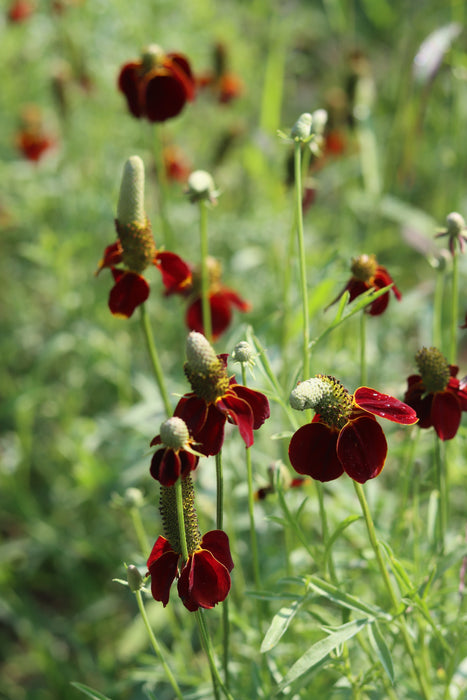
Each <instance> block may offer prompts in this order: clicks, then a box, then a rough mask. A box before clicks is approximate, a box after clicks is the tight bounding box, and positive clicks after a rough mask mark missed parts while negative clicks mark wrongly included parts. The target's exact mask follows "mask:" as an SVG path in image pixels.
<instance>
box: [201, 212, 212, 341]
mask: <svg viewBox="0 0 467 700" xmlns="http://www.w3.org/2000/svg"><path fill="white" fill-rule="evenodd" d="M207 224H208V217H207V204H206V202H205V200H203V199H201V200H200V201H199V233H200V244H201V308H202V312H203V328H204V335H205V336H206V338H207V340H209V342H212V320H211V307H210V305H209V264H208V225H207Z"/></svg>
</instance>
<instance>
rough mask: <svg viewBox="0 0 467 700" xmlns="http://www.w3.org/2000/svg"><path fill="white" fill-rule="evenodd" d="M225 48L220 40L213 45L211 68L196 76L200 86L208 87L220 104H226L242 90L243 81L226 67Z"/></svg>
mask: <svg viewBox="0 0 467 700" xmlns="http://www.w3.org/2000/svg"><path fill="white" fill-rule="evenodd" d="M227 63H228V57H227V48H226V46H225V45H224V44H223V43H222V42H218V43H217V44H215V45H214V50H213V68H212V69H211V70H208V71H206V72H205V73H203V74H201V75H200V76H198V78H197V84H198V86H199V87H200V88H209V89H210V90H211V92H212V93H213V94H214V95H215V97H216V98H217V100H218V101H219V102H220V103H221V104H228V103H229V102H231V101H232V100H234V99H236V98H237V97H239V96H240V95H241V94H242V92H243V89H244V88H243V81H242V80H241V78H240V77H239V76H238V75H237V74H236V73H233V72H232V71H230V70H229V69H228V68H227Z"/></svg>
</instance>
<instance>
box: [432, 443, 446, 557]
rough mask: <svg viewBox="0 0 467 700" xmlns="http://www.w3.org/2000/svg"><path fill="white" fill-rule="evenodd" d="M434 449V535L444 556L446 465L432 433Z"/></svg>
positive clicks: (439, 444)
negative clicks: (437, 498) (436, 498)
mask: <svg viewBox="0 0 467 700" xmlns="http://www.w3.org/2000/svg"><path fill="white" fill-rule="evenodd" d="M434 440H435V449H434V459H435V470H436V486H437V489H438V493H439V506H438V517H437V528H436V534H437V539H438V543H437V544H438V546H437V549H438V552H439V553H440V554H444V542H445V538H446V523H447V510H448V507H447V500H448V491H447V486H446V469H445V467H446V464H445V462H444V463H443V459H442V458H441V440H440V439H439V437H438V436H437V435H436V433H434Z"/></svg>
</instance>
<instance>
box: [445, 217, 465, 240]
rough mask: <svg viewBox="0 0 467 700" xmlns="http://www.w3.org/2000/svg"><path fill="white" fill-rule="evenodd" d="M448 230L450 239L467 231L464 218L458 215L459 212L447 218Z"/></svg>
mask: <svg viewBox="0 0 467 700" xmlns="http://www.w3.org/2000/svg"><path fill="white" fill-rule="evenodd" d="M446 228H447V234H448V236H449V237H451V236H455V237H457V236H459V235H460V234H461V233H463V232H464V231H465V221H464V217H463V216H461V214H458V213H457V211H453V212H451V213H450V214H448V215H447V217H446Z"/></svg>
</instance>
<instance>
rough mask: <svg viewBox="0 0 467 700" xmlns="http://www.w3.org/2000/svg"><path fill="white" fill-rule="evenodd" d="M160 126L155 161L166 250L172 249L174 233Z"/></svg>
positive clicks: (155, 146)
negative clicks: (169, 212)
mask: <svg viewBox="0 0 467 700" xmlns="http://www.w3.org/2000/svg"><path fill="white" fill-rule="evenodd" d="M161 129H162V127H161V126H160V125H156V127H155V129H154V137H155V138H154V161H155V165H156V175H157V185H158V187H157V196H158V203H159V216H160V219H161V225H162V232H163V238H164V245H165V247H166V248H170V247H171V244H172V238H173V231H172V227H171V225H170V222H169V217H168V215H167V191H168V182H167V173H166V171H165V163H164V147H163V139H162V137H161Z"/></svg>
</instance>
